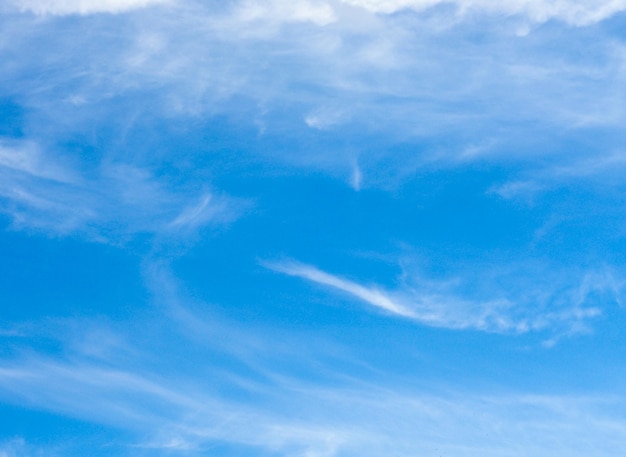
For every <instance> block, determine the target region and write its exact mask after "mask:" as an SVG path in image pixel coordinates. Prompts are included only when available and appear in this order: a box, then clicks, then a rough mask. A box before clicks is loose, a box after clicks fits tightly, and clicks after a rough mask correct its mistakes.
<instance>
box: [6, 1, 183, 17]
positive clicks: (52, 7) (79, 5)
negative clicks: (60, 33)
mask: <svg viewBox="0 0 626 457" xmlns="http://www.w3.org/2000/svg"><path fill="white" fill-rule="evenodd" d="M171 1H172V0H95V1H94V0H9V4H13V5H14V6H15V7H17V8H19V9H20V10H21V11H30V12H33V13H35V14H38V15H46V14H51V15H58V16H64V15H70V14H80V15H86V14H96V13H123V12H125V11H130V10H134V9H137V8H144V7H147V6H150V5H158V4H164V3H170V2H171Z"/></svg>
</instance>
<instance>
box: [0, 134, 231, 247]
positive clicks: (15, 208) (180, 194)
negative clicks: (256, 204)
mask: <svg viewBox="0 0 626 457" xmlns="http://www.w3.org/2000/svg"><path fill="white" fill-rule="evenodd" d="M66 162H67V163H64V162H63V161H62V160H61V159H60V158H58V157H54V155H53V154H51V153H46V152H44V151H43V150H42V149H41V147H39V146H38V145H37V144H35V143H32V142H25V141H4V142H0V176H1V177H2V179H1V180H0V208H2V210H3V212H5V213H7V214H8V215H10V217H11V218H12V220H13V223H14V224H15V226H16V227H24V228H34V229H39V230H43V231H48V232H51V233H55V234H62V235H63V234H70V233H84V234H87V235H88V236H90V237H92V238H94V239H99V240H103V241H112V242H119V241H122V240H124V239H127V238H128V237H130V236H132V235H134V234H137V233H152V234H157V235H163V236H166V237H167V236H174V237H176V236H177V235H189V234H190V233H193V232H194V231H196V229H198V228H201V227H203V226H206V225H208V224H215V223H218V224H219V223H224V222H228V221H231V220H232V219H234V218H235V217H236V215H237V214H238V212H239V210H238V209H237V208H238V207H239V208H240V207H241V205H240V204H239V203H237V201H236V200H235V199H232V198H228V197H225V196H221V195H218V194H215V193H211V192H209V191H206V190H204V191H203V190H202V189H193V188H185V187H183V188H178V189H177V188H173V186H171V185H169V184H168V183H167V182H166V180H165V179H159V178H158V177H156V176H154V175H153V174H152V173H151V172H150V170H149V169H146V168H142V167H140V166H136V165H133V164H130V163H123V162H122V163H103V164H101V166H100V167H98V168H96V170H94V171H92V172H90V173H87V172H84V171H81V170H80V169H79V168H78V167H77V166H76V165H74V164H71V162H69V161H66Z"/></svg>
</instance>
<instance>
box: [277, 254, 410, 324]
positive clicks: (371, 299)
mask: <svg viewBox="0 0 626 457" xmlns="http://www.w3.org/2000/svg"><path fill="white" fill-rule="evenodd" d="M265 266H267V267H268V268H271V269H272V270H274V271H278V272H281V273H285V274H288V275H291V276H298V277H300V278H304V279H308V280H309V281H313V282H316V283H319V284H323V285H325V286H330V287H333V288H335V289H339V290H342V291H344V292H347V293H349V294H351V295H354V296H355V297H358V298H360V299H361V300H363V301H365V302H367V303H369V304H370V305H373V306H375V307H377V308H381V309H384V310H385V311H388V312H390V313H392V314H397V315H399V316H403V317H410V318H417V319H420V318H419V317H418V316H417V315H416V314H415V311H413V310H411V309H409V308H407V307H406V306H404V305H403V304H400V303H398V302H397V301H395V300H393V299H391V298H390V297H389V296H388V295H387V294H386V293H384V292H381V291H380V290H378V289H377V288H375V287H366V286H362V285H360V284H357V283H355V282H352V281H349V280H346V279H343V278H340V277H338V276H333V275H331V274H328V273H326V272H324V271H321V270H318V269H317V268H315V267H312V266H310V265H304V264H301V263H295V262H289V263H265Z"/></svg>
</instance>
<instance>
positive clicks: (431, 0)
mask: <svg viewBox="0 0 626 457" xmlns="http://www.w3.org/2000/svg"><path fill="white" fill-rule="evenodd" d="M342 1H343V2H344V3H348V4H350V5H354V6H359V7H363V8H366V9H368V10H370V11H374V12H378V13H394V12H397V11H402V10H405V9H412V10H416V11H423V10H426V9H428V8H433V7H436V6H440V5H451V6H454V7H455V8H456V9H457V12H458V13H460V14H461V15H463V14H466V13H471V12H486V13H493V14H504V15H521V16H525V17H527V18H528V19H529V20H530V21H532V22H546V21H548V20H550V19H557V20H561V21H565V22H567V23H569V24H572V25H588V24H592V23H595V22H599V21H602V20H603V19H606V18H608V17H610V16H612V15H614V14H616V13H618V12H621V11H623V10H624V9H626V2H625V1H621V0H557V1H549V0H514V1H498V0H342Z"/></svg>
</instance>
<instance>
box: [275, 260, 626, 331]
mask: <svg viewBox="0 0 626 457" xmlns="http://www.w3.org/2000/svg"><path fill="white" fill-rule="evenodd" d="M264 265H265V266H266V267H267V268H270V269H272V270H274V271H277V272H281V273H285V274H287V275H290V276H297V277H299V278H303V279H306V280H308V281H311V282H314V283H317V284H321V285H324V286H328V287H330V288H332V289H336V290H339V291H342V292H345V293H347V294H349V295H352V296H353V297H355V298H358V299H359V300H362V301H364V302H365V303H367V304H369V305H372V306H374V307H376V308H379V309H382V310H384V311H386V312H388V313H391V314H395V315H398V316H401V317H405V318H409V319H412V320H415V321H417V322H420V323H422V324H424V325H428V326H433V327H441V328H450V329H459V330H462V329H475V330H481V331H486V332H496V333H527V332H532V331H548V332H550V333H555V334H569V333H576V332H581V331H586V330H588V321H589V320H591V319H593V318H596V317H598V316H599V315H601V314H602V309H601V308H599V307H597V306H594V305H591V304H589V303H588V299H589V297H590V296H593V295H594V294H597V293H606V294H608V295H610V296H611V297H612V300H613V302H618V303H619V301H620V296H621V290H622V287H623V284H622V282H620V281H618V280H616V279H615V278H614V276H613V275H612V274H611V273H610V272H596V273H589V274H586V275H584V276H583V277H582V278H581V279H580V281H579V283H578V284H576V282H575V280H573V281H572V278H568V280H567V281H568V282H570V284H567V283H566V284H557V283H552V284H548V285H547V289H540V290H536V291H533V290H519V287H520V284H526V282H528V283H529V284H533V280H530V281H528V278H526V279H524V278H523V277H521V276H518V275H514V276H513V278H509V279H512V280H513V282H512V284H511V286H513V284H514V287H509V288H508V290H506V289H505V290H506V291H502V290H501V289H500V287H501V286H502V282H504V283H505V284H506V281H508V280H509V279H507V278H506V273H504V272H503V273H502V277H497V276H496V277H493V276H490V273H488V272H486V271H484V270H480V274H478V273H476V272H474V275H472V276H476V277H477V278H478V279H472V278H465V280H466V281H469V282H473V281H474V280H477V281H482V282H483V283H485V284H486V285H484V286H483V288H484V289H485V290H484V291H482V292H480V293H479V297H475V295H476V292H475V291H474V292H472V293H468V291H462V290H457V288H456V287H455V285H456V284H455V283H458V282H459V281H450V280H439V281H432V280H430V281H429V280H426V279H424V280H420V279H419V278H411V282H410V284H409V283H403V284H402V285H401V286H400V287H399V288H398V289H397V290H394V291H385V290H384V289H382V288H380V287H376V286H365V285H362V284H359V283H357V282H355V281H351V280H348V279H345V278H342V277H339V276H335V275H332V274H330V273H326V272H324V271H322V270H319V269H318V268H316V267H313V266H310V265H306V264H301V263H297V262H292V261H289V262H266V263H264ZM476 268H477V267H476ZM503 270H504V269H503ZM518 273H519V272H518ZM564 274H565V275H566V276H567V275H570V274H571V273H569V272H568V273H564ZM554 280H555V278H551V279H550V281H554ZM543 282H545V278H542V280H541V283H543ZM572 282H573V284H571V283H572ZM490 283H493V284H490ZM541 283H539V284H537V285H535V287H543V285H542V284H541ZM522 287H524V286H522ZM559 289H561V291H560V292H559V293H556V292H555V291H557V290H559Z"/></svg>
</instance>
